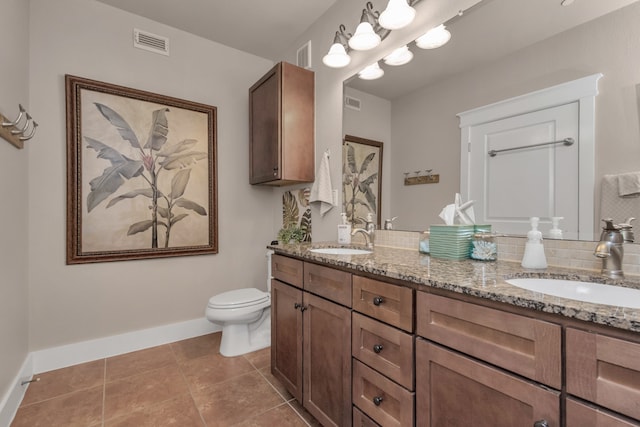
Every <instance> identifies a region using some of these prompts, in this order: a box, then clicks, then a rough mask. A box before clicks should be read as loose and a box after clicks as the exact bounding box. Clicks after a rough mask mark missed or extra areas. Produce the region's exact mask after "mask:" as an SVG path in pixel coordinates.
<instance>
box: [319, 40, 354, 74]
mask: <svg viewBox="0 0 640 427" xmlns="http://www.w3.org/2000/svg"><path fill="white" fill-rule="evenodd" d="M322 62H323V63H324V65H326V66H327V67H331V68H342V67H346V66H347V65H349V63H350V62H351V57H350V56H349V55H348V54H347V51H346V50H345V48H344V46H343V45H342V43H334V44H332V45H331V48H329V53H327V54H326V55H325V56H324V57H323V58H322Z"/></svg>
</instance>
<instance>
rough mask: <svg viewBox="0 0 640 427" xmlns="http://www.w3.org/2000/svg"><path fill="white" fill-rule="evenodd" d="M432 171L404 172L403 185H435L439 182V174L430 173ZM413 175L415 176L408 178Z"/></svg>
mask: <svg viewBox="0 0 640 427" xmlns="http://www.w3.org/2000/svg"><path fill="white" fill-rule="evenodd" d="M431 171H433V169H425V170H424V171H415V172H405V173H404V185H418V184H437V183H438V182H440V174H437V173H431ZM411 173H413V174H414V175H415V176H409V175H411Z"/></svg>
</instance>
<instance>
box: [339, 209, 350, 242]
mask: <svg viewBox="0 0 640 427" xmlns="http://www.w3.org/2000/svg"><path fill="white" fill-rule="evenodd" d="M340 216H341V217H342V224H338V243H340V244H343V245H348V244H350V243H351V224H349V221H347V214H346V213H345V212H342V213H341V214H340Z"/></svg>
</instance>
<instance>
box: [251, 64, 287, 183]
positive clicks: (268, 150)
mask: <svg viewBox="0 0 640 427" xmlns="http://www.w3.org/2000/svg"><path fill="white" fill-rule="evenodd" d="M280 69H281V65H280V64H278V65H276V66H275V67H273V68H272V69H271V70H269V72H268V73H267V74H265V75H264V76H263V77H262V78H261V79H260V80H259V81H258V82H257V83H256V84H255V85H253V86H252V87H251V88H250V89H249V128H250V129H251V132H250V145H249V164H250V167H249V182H250V183H251V184H259V183H262V182H268V181H274V180H277V179H280V177H281V175H280V174H281V172H282V170H281V168H280V167H279V165H280V163H281V162H280V152H281V147H280V140H281V138H280V135H281V122H280V93H281V86H280V83H281V81H280Z"/></svg>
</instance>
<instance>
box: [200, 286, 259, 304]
mask: <svg viewBox="0 0 640 427" xmlns="http://www.w3.org/2000/svg"><path fill="white" fill-rule="evenodd" d="M268 300H269V294H268V293H267V292H263V291H261V290H260V289H256V288H245V289H235V290H233V291H227V292H223V293H221V294H218V295H214V296H213V297H211V298H210V299H209V307H212V308H240V307H246V306H249V305H256V304H260V303H263V302H266V301H268Z"/></svg>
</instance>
